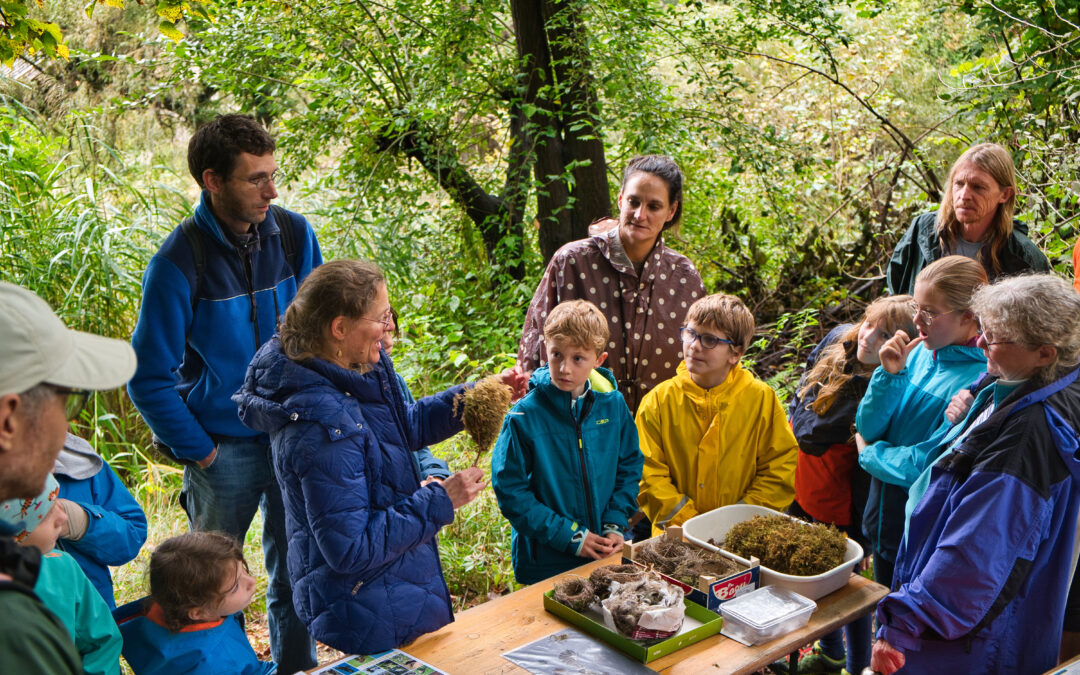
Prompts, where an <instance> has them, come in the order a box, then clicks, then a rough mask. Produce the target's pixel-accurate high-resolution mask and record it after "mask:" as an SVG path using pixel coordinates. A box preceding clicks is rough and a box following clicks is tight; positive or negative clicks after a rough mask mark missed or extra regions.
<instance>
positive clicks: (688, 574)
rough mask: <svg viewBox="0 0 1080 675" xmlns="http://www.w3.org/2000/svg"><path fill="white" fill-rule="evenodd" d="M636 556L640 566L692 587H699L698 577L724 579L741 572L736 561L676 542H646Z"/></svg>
mask: <svg viewBox="0 0 1080 675" xmlns="http://www.w3.org/2000/svg"><path fill="white" fill-rule="evenodd" d="M636 553H637V558H636V559H637V561H638V562H640V563H642V564H645V565H649V566H651V567H652V568H654V569H655V570H657V571H658V572H660V573H662V574H666V575H668V576H669V577H671V578H673V579H678V580H679V581H681V582H683V583H684V584H689V585H690V586H697V583H698V577H701V576H702V575H712V576H717V577H724V576H727V575H729V574H733V573H735V572H737V571H738V570H739V566H738V564H737V563H736V562H735V561H734V560H731V559H730V558H726V557H724V556H723V555H721V554H720V553H718V552H716V551H706V550H704V549H700V548H697V547H695V546H690V545H689V544H685V543H683V542H681V541H675V540H672V539H663V540H660V541H647V542H644V543H642V544H640V545H639V547H638V548H637V549H636Z"/></svg>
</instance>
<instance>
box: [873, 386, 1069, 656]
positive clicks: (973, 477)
mask: <svg viewBox="0 0 1080 675" xmlns="http://www.w3.org/2000/svg"><path fill="white" fill-rule="evenodd" d="M1078 372H1080V371H1078V370H1073V371H1072V372H1070V373H1069V374H1067V375H1066V376H1065V377H1063V378H1061V379H1060V380H1058V381H1056V382H1054V383H1052V384H1050V385H1047V386H1043V387H1042V388H1038V385H1035V384H1033V383H1031V382H1029V383H1026V384H1024V385H1023V386H1021V387H1020V388H1018V389H1017V390H1015V391H1014V392H1013V393H1012V394H1010V395H1009V396H1008V397H1006V398H1005V399H1004V400H1003V401H1002V403H1001V405H1000V406H999V407H998V408H997V409H995V410H994V412H993V413H992V414H991V415H990V417H989V418H987V420H986V421H985V422H983V423H982V424H980V425H979V426H978V427H976V428H975V429H973V430H972V431H971V433H970V434H968V436H967V438H965V439H964V440H963V442H962V443H961V444H960V445H959V446H958V447H957V448H955V449H954V450H953V451H952V452H951V453H950V454H949V455H947V456H945V457H943V458H942V459H940V460H939V461H938V462H937V463H936V464H934V466H933V467H932V468H931V480H930V485H929V488H928V489H927V491H926V493H925V494H924V495H923V499H922V501H920V502H919V505H918V506H917V507H916V508H915V510H914V512H912V514H911V523H910V531H909V534H910V537H909V539H908V544H907V547H906V549H905V550H903V551H901V553H900V557H899V559H898V560H897V563H896V569H895V573H894V585H893V587H894V588H895V589H897V590H895V591H894V592H893V593H891V594H890V595H888V596H886V597H885V598H884V599H883V600H882V601H881V602H880V603H879V604H878V608H877V619H878V621H879V622H880V624H881V626H882V627H881V629H880V630H879V632H878V636H879V637H883V638H885V639H886V640H888V641H889V643H890V644H892V645H893V646H894V647H897V648H898V649H901V650H903V651H904V655H905V658H906V660H907V664H906V666H905V667H904V668H903V669H902V670H900V671H899V672H900V673H1022V674H1023V673H1042V672H1044V671H1047V670H1048V669H1050V668H1052V667H1053V666H1054V665H1055V664H1056V663H1057V656H1058V647H1059V646H1060V640H1061V632H1062V624H1063V621H1064V611H1065V599H1066V595H1067V591H1068V587H1069V581H1070V579H1071V570H1070V567H1071V566H1072V565H1073V563H1074V561H1075V556H1076V553H1075V552H1074V551H1073V544H1074V541H1075V534H1076V519H1077V510H1078V509H1080V461H1078V459H1077V451H1078V450H1080V432H1078V430H1080V382H1078V381H1077V373H1078Z"/></svg>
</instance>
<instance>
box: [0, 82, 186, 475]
mask: <svg viewBox="0 0 1080 675" xmlns="http://www.w3.org/2000/svg"><path fill="white" fill-rule="evenodd" d="M63 122H64V123H63V126H62V128H60V127H58V126H53V124H52V122H51V121H50V120H46V119H44V118H42V117H41V116H39V115H37V114H36V113H34V112H32V111H31V110H29V109H27V108H25V107H23V106H21V105H20V104H19V103H18V102H16V101H14V100H11V99H0V279H3V280H5V281H10V282H12V283H15V284H18V285H20V286H24V287H26V288H29V289H30V290H32V291H34V292H35V293H37V294H38V295H39V296H41V297H42V298H44V299H45V300H46V301H47V302H48V303H49V304H50V305H52V306H53V308H54V309H55V310H56V312H57V314H58V315H59V316H60V317H61V318H62V319H63V320H64V322H65V323H66V324H67V325H68V326H71V327H73V328H77V329H80V330H85V331H89V332H92V333H98V334H101V335H107V336H110V337H116V338H120V339H124V340H127V339H130V336H131V332H132V330H133V328H134V324H135V319H136V317H137V316H138V305H139V302H140V297H141V291H140V288H141V287H140V278H141V275H142V270H143V269H144V268H145V267H146V263H147V261H149V259H150V256H151V255H152V254H153V252H154V251H155V250H156V248H157V246H158V245H159V243H160V241H161V239H162V236H163V235H164V234H165V233H167V232H169V230H170V229H171V228H172V227H173V226H174V225H175V223H176V222H177V221H178V220H179V219H180V218H181V217H182V215H183V214H184V213H186V212H187V211H188V210H189V208H190V206H189V204H188V202H187V200H186V199H185V198H184V196H183V195H182V194H181V192H180V191H179V190H178V189H177V188H176V187H175V186H176V185H179V184H180V180H179V178H178V177H177V176H176V175H175V174H174V173H172V172H171V170H169V169H167V168H165V167H150V168H149V169H148V168H147V167H138V166H135V165H132V164H128V163H125V161H124V158H123V157H122V156H121V155H120V154H119V153H118V152H117V151H116V150H115V149H113V148H110V147H108V146H106V145H105V144H104V143H102V142H101V141H100V140H98V139H99V138H100V137H101V136H102V134H100V133H99V131H98V129H96V128H95V127H94V126H93V123H92V121H91V119H90V118H89V117H85V116H79V115H72V116H69V117H68V118H67V119H65V120H64V121H63ZM75 427H76V429H75V430H76V432H77V433H79V434H80V435H83V436H85V437H86V438H87V439H89V440H90V441H92V442H93V443H94V445H95V446H96V447H97V448H98V450H99V452H101V453H102V455H103V456H105V457H106V458H107V459H109V461H110V462H111V463H112V464H113V466H114V468H116V469H117V471H118V472H120V474H121V475H123V476H124V477H125V478H127V479H128V481H129V484H132V485H136V486H138V490H139V491H150V492H153V491H156V490H162V489H166V488H170V487H175V486H177V485H178V482H177V479H176V478H177V475H178V474H177V472H176V471H175V470H174V469H173V468H171V467H163V466H160V465H158V464H155V463H154V462H153V460H152V459H150V458H149V457H147V455H146V454H145V452H144V449H145V448H146V447H147V445H148V430H147V429H146V427H145V425H143V424H142V423H141V421H140V419H139V417H138V414H137V413H136V411H135V409H134V406H132V404H131V402H130V401H129V400H128V398H127V395H126V393H125V392H123V391H122V390H117V391H111V392H103V393H99V394H96V395H95V396H94V399H93V401H92V403H91V405H90V406H88V408H87V410H86V412H84V414H83V416H82V417H81V418H80V419H79V420H77V421H76V425H75Z"/></svg>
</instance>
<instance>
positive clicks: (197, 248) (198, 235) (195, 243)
mask: <svg viewBox="0 0 1080 675" xmlns="http://www.w3.org/2000/svg"><path fill="white" fill-rule="evenodd" d="M180 231H181V232H183V233H184V237H185V238H186V239H187V241H188V248H190V249H191V259H192V261H193V262H194V263H195V288H192V289H191V312H192V314H194V313H195V306H196V305H198V304H199V296H200V291H202V280H203V275H204V274H205V273H206V242H205V241H204V240H203V234H202V232H200V231H199V226H198V225H196V224H195V218H185V219H184V220H183V221H181V223H180Z"/></svg>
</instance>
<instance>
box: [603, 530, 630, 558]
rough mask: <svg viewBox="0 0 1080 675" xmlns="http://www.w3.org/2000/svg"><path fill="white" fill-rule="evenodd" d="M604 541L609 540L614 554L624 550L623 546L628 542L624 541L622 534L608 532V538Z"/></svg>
mask: <svg viewBox="0 0 1080 675" xmlns="http://www.w3.org/2000/svg"><path fill="white" fill-rule="evenodd" d="M604 539H607V540H608V541H610V542H611V552H612V553H618V552H619V551H621V550H623V544H625V543H626V540H625V539H623V536H622V534H620V533H618V532H608V533H607V536H606V537H604Z"/></svg>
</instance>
